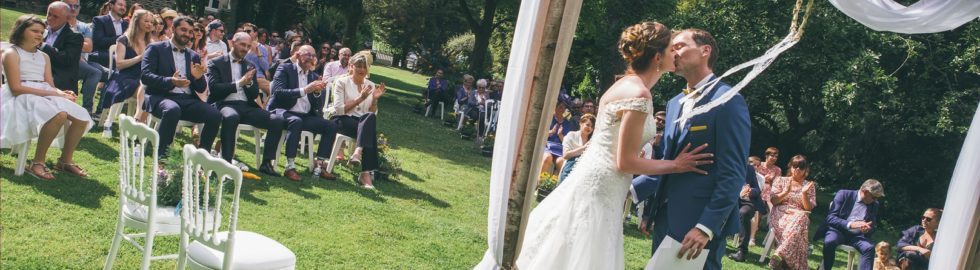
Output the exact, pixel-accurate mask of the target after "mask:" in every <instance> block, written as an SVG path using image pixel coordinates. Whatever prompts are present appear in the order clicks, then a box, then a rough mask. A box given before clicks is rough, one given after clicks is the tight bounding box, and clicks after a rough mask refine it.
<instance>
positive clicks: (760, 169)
mask: <svg viewBox="0 0 980 270" xmlns="http://www.w3.org/2000/svg"><path fill="white" fill-rule="evenodd" d="M765 158H766V161H765V162H763V163H762V165H760V166H757V167H755V172H757V173H759V174H761V175H762V177H765V178H766V184H765V186H763V187H762V200H763V201H765V202H766V203H769V194H771V192H769V189H770V188H771V187H772V181H773V180H776V178H779V177H780V176H782V175H783V169H781V168H779V166H776V161H777V160H779V148H776V147H769V148H766V157H765ZM769 208H772V205H769Z"/></svg>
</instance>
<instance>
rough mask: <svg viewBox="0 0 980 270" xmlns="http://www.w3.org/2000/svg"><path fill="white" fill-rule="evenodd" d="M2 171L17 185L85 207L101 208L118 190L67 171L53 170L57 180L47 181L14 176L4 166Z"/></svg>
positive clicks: (12, 172) (25, 175)
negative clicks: (102, 202)
mask: <svg viewBox="0 0 980 270" xmlns="http://www.w3.org/2000/svg"><path fill="white" fill-rule="evenodd" d="M0 172H2V174H3V175H4V177H6V178H7V179H9V180H10V183H12V184H15V185H23V186H30V187H32V188H34V189H35V190H37V191H39V192H41V193H43V194H45V195H48V196H51V197H52V198H55V199H57V200H59V201H62V202H64V203H69V204H74V205H78V206H81V207H85V208H90V209H97V208H101V207H102V204H101V203H100V201H102V198H103V197H106V196H116V192H115V191H113V190H112V189H110V188H109V187H108V186H106V185H105V184H103V183H101V182H98V181H96V180H92V179H87V178H80V177H76V176H73V175H69V174H67V173H58V172H57V171H52V173H53V174H54V176H55V177H56V178H55V180H51V181H45V180H38V179H35V178H34V177H33V176H31V175H29V174H27V173H26V172H25V173H24V175H21V176H14V171H13V170H12V169H10V168H6V167H4V168H3V169H0Z"/></svg>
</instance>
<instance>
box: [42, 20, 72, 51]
mask: <svg viewBox="0 0 980 270" xmlns="http://www.w3.org/2000/svg"><path fill="white" fill-rule="evenodd" d="M67 25H68V24H65V25H62V26H61V29H58V30H51V29H47V32H48V36H47V37H46V38H45V39H44V43H45V44H48V45H51V46H52V47H53V46H54V42H55V41H57V40H58V36H60V35H61V30H64V29H65V26H67Z"/></svg>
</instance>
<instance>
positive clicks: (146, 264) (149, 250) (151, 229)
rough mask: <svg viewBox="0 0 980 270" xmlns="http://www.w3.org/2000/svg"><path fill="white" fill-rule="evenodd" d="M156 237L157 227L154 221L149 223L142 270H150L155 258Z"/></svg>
mask: <svg viewBox="0 0 980 270" xmlns="http://www.w3.org/2000/svg"><path fill="white" fill-rule="evenodd" d="M154 236H156V226H155V224H153V221H152V219H151V220H149V222H148V223H147V230H146V239H144V240H145V241H144V245H143V262H142V263H140V269H141V270H149V269H150V258H151V257H153V238H154Z"/></svg>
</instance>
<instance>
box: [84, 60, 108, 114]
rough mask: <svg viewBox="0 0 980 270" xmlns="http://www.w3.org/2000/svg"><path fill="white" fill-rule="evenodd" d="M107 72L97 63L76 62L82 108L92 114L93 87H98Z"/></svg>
mask: <svg viewBox="0 0 980 270" xmlns="http://www.w3.org/2000/svg"><path fill="white" fill-rule="evenodd" d="M106 74H108V70H107V69H106V68H104V67H102V65H99V63H95V62H87V61H81V62H78V75H79V77H81V78H82V89H81V91H82V108H85V109H86V110H88V111H89V112H92V105H93V101H94V100H95V87H96V86H98V85H99V81H101V80H102V78H103V77H105V75H106Z"/></svg>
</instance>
